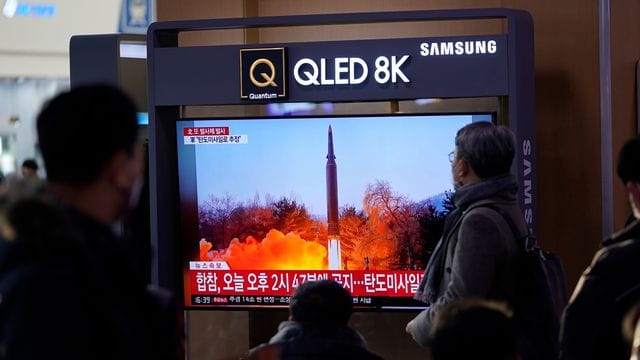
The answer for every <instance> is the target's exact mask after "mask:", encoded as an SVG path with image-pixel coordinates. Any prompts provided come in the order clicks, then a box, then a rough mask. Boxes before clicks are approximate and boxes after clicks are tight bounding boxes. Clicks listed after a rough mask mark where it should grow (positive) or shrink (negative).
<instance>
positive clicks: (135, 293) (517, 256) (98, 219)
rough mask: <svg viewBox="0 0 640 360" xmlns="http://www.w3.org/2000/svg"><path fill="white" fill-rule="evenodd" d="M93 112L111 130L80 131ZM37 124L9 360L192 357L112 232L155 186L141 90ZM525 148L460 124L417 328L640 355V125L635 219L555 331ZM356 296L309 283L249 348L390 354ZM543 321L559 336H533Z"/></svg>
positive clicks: (509, 352) (4, 328)
mask: <svg viewBox="0 0 640 360" xmlns="http://www.w3.org/2000/svg"><path fill="white" fill-rule="evenodd" d="M88 122H90V123H99V124H100V127H101V130H100V134H101V135H100V136H96V137H87V136H82V132H83V131H84V128H85V124H87V123H88ZM37 132H38V144H39V147H40V150H41V154H42V159H43V161H44V168H45V170H46V181H34V180H33V179H36V180H37V174H38V164H37V162H36V161H35V160H33V159H28V160H26V161H24V163H23V164H22V177H23V178H24V179H22V180H18V181H15V182H14V184H11V186H8V187H5V188H4V189H3V191H2V192H1V193H0V238H1V239H0V359H44V358H47V359H49V358H52V359H147V358H153V359H180V358H183V357H184V348H183V336H184V334H183V333H182V331H181V324H180V320H179V319H180V316H179V311H178V309H177V307H176V306H175V302H174V301H171V298H170V297H169V296H167V295H166V292H162V291H159V290H158V289H157V288H152V287H150V286H149V284H148V281H147V279H146V277H145V276H144V274H142V272H143V271H142V270H141V267H140V266H139V264H140V261H141V260H140V259H139V258H134V257H135V255H136V254H138V253H137V252H136V251H131V246H132V245H131V242H129V241H127V240H126V239H125V238H124V237H123V236H121V235H119V234H118V232H117V231H114V224H115V223H118V222H119V221H121V220H122V218H123V216H124V215H125V214H126V213H127V212H128V211H129V210H130V209H131V207H132V206H133V205H135V203H136V201H137V196H138V195H139V194H140V191H139V190H140V186H141V184H142V182H141V180H142V176H143V159H144V158H143V151H142V147H141V144H140V143H139V138H138V136H137V121H136V109H135V106H134V104H133V102H132V101H131V99H130V98H128V97H127V96H126V95H125V94H124V93H123V92H122V91H120V90H118V89H116V88H113V87H111V86H106V85H92V86H82V87H77V88H74V89H72V90H70V91H68V92H65V93H62V94H60V95H58V96H56V97H55V98H53V99H52V100H51V101H49V102H48V103H47V104H46V105H45V106H44V108H43V109H42V111H41V112H40V114H39V115H38V118H37ZM515 146H516V145H515V140H514V136H513V133H512V132H511V131H510V130H509V129H508V128H506V127H503V126H497V125H494V124H492V123H489V122H474V123H472V124H469V125H467V126H465V127H463V128H462V129H460V130H459V131H458V133H457V135H456V138H455V151H454V153H453V158H452V164H451V169H452V176H453V182H454V187H455V194H454V195H453V198H452V201H453V204H454V205H455V207H454V209H453V210H452V211H451V212H450V213H449V215H448V217H447V219H446V222H445V226H444V232H443V235H442V237H441V239H440V241H439V243H438V245H437V246H436V248H435V250H434V252H433V254H432V256H431V258H430V259H429V263H428V265H427V268H426V270H425V276H424V278H423V281H422V283H421V284H420V286H419V290H418V292H417V294H416V299H417V300H420V301H422V302H424V303H425V304H426V305H428V307H427V308H426V310H424V311H422V312H420V313H419V314H417V316H416V317H415V318H414V319H413V320H411V321H410V322H409V323H408V324H407V325H406V329H405V330H406V332H407V336H411V337H412V338H413V340H415V342H416V343H418V344H419V345H421V346H423V347H425V348H426V349H428V352H429V356H430V358H431V359H434V360H445V359H467V358H474V359H495V360H506V359H509V360H516V359H522V360H528V359H543V360H549V359H562V360H572V359H581V360H583V359H629V358H631V359H638V358H639V357H640V321H639V318H640V271H638V270H639V269H637V268H638V267H640V225H639V224H638V220H639V219H640V137H638V138H634V139H632V140H630V141H628V142H627V143H626V144H625V145H624V146H623V148H622V149H621V150H620V153H619V161H618V166H617V172H618V175H619V178H620V180H621V181H622V183H623V184H624V186H625V187H626V189H627V192H628V196H629V201H630V204H631V208H632V210H633V219H632V221H630V222H629V225H628V226H627V227H626V228H624V229H623V230H621V231H620V232H618V233H616V234H613V235H612V237H611V238H610V239H607V240H606V241H605V242H604V243H603V244H604V246H603V248H602V249H601V250H600V251H599V252H598V253H597V254H595V256H594V258H593V261H592V263H591V265H590V266H589V267H588V268H587V269H586V270H585V271H584V273H583V275H582V277H581V278H580V281H579V283H578V285H577V287H576V289H575V290H574V292H573V295H572V296H571V299H570V300H569V303H568V304H567V306H566V308H565V309H564V311H563V313H562V317H561V319H558V322H557V323H556V325H555V326H556V327H557V328H556V329H555V330H556V332H554V331H547V330H546V329H542V328H535V327H534V328H532V327H531V326H532V325H531V324H529V323H526V322H523V321H522V319H523V318H524V316H523V313H524V312H527V311H529V309H528V308H527V307H524V306H523V304H522V303H521V302H522V298H521V297H520V296H519V295H518V290H517V289H518V287H519V282H522V272H523V267H522V266H521V263H522V259H523V254H524V252H525V251H526V246H525V245H526V244H524V243H523V238H524V237H523V234H526V233H527V231H528V230H527V224H526V223H525V221H524V218H523V216H522V214H521V211H520V209H519V207H518V204H517V197H516V195H517V190H518V187H517V183H516V180H515V177H514V176H513V175H511V174H510V169H511V167H512V162H513V159H514V154H515ZM78 149H82V151H78ZM634 269H636V270H634ZM352 304H353V302H352V299H351V296H350V294H349V292H347V291H346V290H345V289H344V288H343V287H342V285H341V284H339V283H337V282H334V281H330V280H321V281H314V282H307V283H303V284H301V285H300V286H299V287H298V288H297V289H296V290H295V291H294V293H293V294H292V297H291V303H290V306H289V320H288V321H285V322H283V323H282V324H280V326H279V328H278V330H277V332H276V333H275V335H274V336H273V337H272V338H271V339H270V341H269V342H268V343H266V344H262V345H259V346H257V347H255V348H253V349H251V350H250V351H249V352H248V353H247V355H246V358H248V359H380V358H381V357H380V356H379V355H377V354H375V353H374V352H372V351H371V350H370V348H369V347H368V346H367V343H366V341H365V339H364V338H363V337H362V336H361V335H360V334H359V333H358V331H356V330H355V329H354V328H352V327H350V326H349V320H350V318H351V315H352V312H353V305H352ZM529 308H530V307H529ZM541 333H544V334H543V335H547V337H553V339H552V341H551V342H552V343H553V346H550V347H544V346H545V345H542V343H540V342H539V338H541V337H535V336H531V334H541Z"/></svg>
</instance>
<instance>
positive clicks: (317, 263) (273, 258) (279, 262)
mask: <svg viewBox="0 0 640 360" xmlns="http://www.w3.org/2000/svg"><path fill="white" fill-rule="evenodd" d="M211 247H212V245H211V243H210V242H208V241H206V240H205V239H202V240H200V260H201V261H225V262H226V263H227V264H228V265H229V267H230V268H231V269H234V270H324V269H326V267H327V265H326V256H327V249H326V248H325V247H324V246H322V245H320V244H318V243H315V242H313V241H307V240H305V239H303V238H301V237H300V236H299V235H298V234H296V233H294V232H290V233H288V234H286V235H285V234H283V233H282V232H280V231H278V230H275V229H272V230H270V231H269V232H268V233H267V236H266V237H265V238H264V239H263V240H262V241H257V240H256V239H254V238H253V237H252V236H248V237H247V238H246V239H245V242H240V240H238V239H233V240H232V241H231V244H230V245H229V247H228V248H226V249H224V250H220V251H217V250H211Z"/></svg>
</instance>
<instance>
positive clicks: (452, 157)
mask: <svg viewBox="0 0 640 360" xmlns="http://www.w3.org/2000/svg"><path fill="white" fill-rule="evenodd" d="M455 159H456V152H455V150H454V151H452V152H450V153H449V161H450V162H453V160H455Z"/></svg>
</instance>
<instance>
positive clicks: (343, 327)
mask: <svg viewBox="0 0 640 360" xmlns="http://www.w3.org/2000/svg"><path fill="white" fill-rule="evenodd" d="M352 304H353V302H352V299H351V295H350V294H349V292H348V291H346V290H345V289H344V288H343V287H342V285H340V284H338V283H337V282H335V281H331V280H321V281H310V282H306V283H303V284H302V285H300V286H299V287H298V288H297V289H296V290H295V291H294V293H293V296H292V297H291V303H290V305H289V315H290V316H289V319H290V320H289V321H285V322H283V323H281V324H280V326H279V327H278V333H276V334H275V335H274V336H273V337H272V338H271V340H270V341H269V343H268V344H262V345H260V346H258V347H256V348H254V349H252V350H250V352H249V359H283V360H284V359H286V360H294V359H300V360H302V359H310V360H330V359H345V360H346V359H362V360H376V359H382V358H381V357H379V356H378V355H375V354H373V353H372V352H370V351H369V350H367V348H366V343H365V341H364V339H363V338H362V336H361V335H360V334H359V333H358V332H357V331H355V330H353V329H352V328H350V327H349V326H348V322H349V318H351V313H352V312H353V305H352Z"/></svg>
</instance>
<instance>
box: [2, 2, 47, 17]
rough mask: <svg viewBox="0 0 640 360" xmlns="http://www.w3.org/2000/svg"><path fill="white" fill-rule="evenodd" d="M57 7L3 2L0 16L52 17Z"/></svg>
mask: <svg viewBox="0 0 640 360" xmlns="http://www.w3.org/2000/svg"><path fill="white" fill-rule="evenodd" d="M56 11H57V5H54V4H40V3H30V2H22V1H18V0H5V2H4V5H3V6H2V15H4V16H5V17H7V18H13V17H29V16H30V17H41V18H47V17H54V16H55V15H56Z"/></svg>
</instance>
